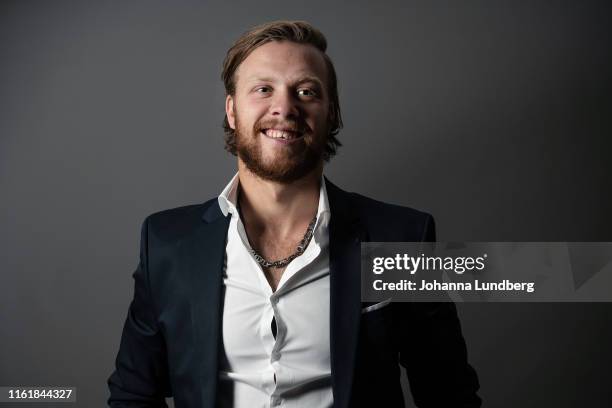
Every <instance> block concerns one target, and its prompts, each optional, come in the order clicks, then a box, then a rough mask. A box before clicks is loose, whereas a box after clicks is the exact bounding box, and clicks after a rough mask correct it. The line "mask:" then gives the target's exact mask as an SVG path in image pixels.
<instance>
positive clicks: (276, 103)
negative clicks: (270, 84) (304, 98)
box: [270, 90, 300, 118]
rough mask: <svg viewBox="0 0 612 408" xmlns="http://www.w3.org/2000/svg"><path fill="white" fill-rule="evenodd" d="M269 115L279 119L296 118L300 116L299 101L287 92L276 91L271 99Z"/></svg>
mask: <svg viewBox="0 0 612 408" xmlns="http://www.w3.org/2000/svg"><path fill="white" fill-rule="evenodd" d="M270 113H271V114H272V115H273V116H276V117H279V116H280V117H281V118H296V117H298V116H299V114H300V109H299V101H298V100H297V99H296V98H295V96H294V95H293V94H292V93H291V92H290V91H289V90H282V91H277V92H275V93H274V95H273V97H272V105H271V106H270Z"/></svg>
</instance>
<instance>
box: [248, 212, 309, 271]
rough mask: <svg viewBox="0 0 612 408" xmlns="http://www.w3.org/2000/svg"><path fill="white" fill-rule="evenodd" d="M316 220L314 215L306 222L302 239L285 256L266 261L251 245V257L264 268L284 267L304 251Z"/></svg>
mask: <svg viewBox="0 0 612 408" xmlns="http://www.w3.org/2000/svg"><path fill="white" fill-rule="evenodd" d="M316 222H317V216H316V215H315V216H314V218H313V219H312V221H310V224H308V228H307V229H306V233H305V234H304V238H302V240H301V241H300V243H299V244H298V246H297V249H296V250H295V252H294V253H293V254H291V255H289V256H288V257H287V258H285V259H280V260H278V261H268V260H266V259H265V258H264V257H263V256H261V255H259V253H258V252H257V251H255V250H254V249H253V247H251V254H252V255H253V258H255V261H257V263H258V264H260V265H261V266H263V267H264V268H284V267H285V266H287V265H289V263H290V262H291V261H293V260H294V259H295V258H297V257H298V256H300V255H302V254H303V253H304V251H305V250H306V247H307V246H308V243H309V242H310V240H311V239H312V236H313V234H314V227H315V224H316Z"/></svg>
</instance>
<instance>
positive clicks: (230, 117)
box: [225, 95, 236, 130]
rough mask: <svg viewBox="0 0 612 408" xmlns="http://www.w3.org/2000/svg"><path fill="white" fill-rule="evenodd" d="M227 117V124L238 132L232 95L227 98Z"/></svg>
mask: <svg viewBox="0 0 612 408" xmlns="http://www.w3.org/2000/svg"><path fill="white" fill-rule="evenodd" d="M225 115H226V116H227V123H229V125H230V127H231V128H232V129H234V130H236V114H235V113H234V98H233V97H232V95H227V96H226V97H225Z"/></svg>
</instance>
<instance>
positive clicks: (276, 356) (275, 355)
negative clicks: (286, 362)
mask: <svg viewBox="0 0 612 408" xmlns="http://www.w3.org/2000/svg"><path fill="white" fill-rule="evenodd" d="M271 357H272V361H276V360H280V353H279V352H278V351H273V352H272V356H271Z"/></svg>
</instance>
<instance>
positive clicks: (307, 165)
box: [235, 115, 327, 184]
mask: <svg viewBox="0 0 612 408" xmlns="http://www.w3.org/2000/svg"><path fill="white" fill-rule="evenodd" d="M275 126H283V127H285V128H290V129H292V130H295V131H297V132H299V133H300V134H301V135H302V137H301V138H300V139H299V140H296V141H293V142H292V143H288V144H286V145H282V146H277V148H276V149H275V150H276V154H275V155H274V157H272V158H270V157H268V158H265V157H264V154H263V152H262V141H261V140H260V138H264V137H267V136H265V135H264V134H262V131H263V130H264V129H269V128H273V127H275ZM323 131H324V133H322V134H315V133H313V132H312V130H311V129H310V127H309V126H308V125H307V124H306V123H304V122H303V121H270V120H268V121H257V122H256V123H255V124H254V125H253V128H252V129H248V128H246V127H243V126H242V124H241V122H240V119H239V117H238V116H237V115H236V129H235V133H236V153H237V155H238V157H239V158H240V159H241V160H242V161H243V162H244V164H245V166H246V168H247V169H249V171H250V172H252V173H253V174H255V175H256V176H258V177H260V178H262V179H264V180H268V181H274V182H277V183H282V184H288V183H292V182H294V181H296V180H299V179H301V178H303V177H304V176H306V175H307V174H309V173H310V172H311V171H313V170H314V169H315V168H316V167H317V166H318V165H319V164H320V163H321V162H322V161H323V154H324V152H325V148H326V144H327V129H323Z"/></svg>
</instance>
